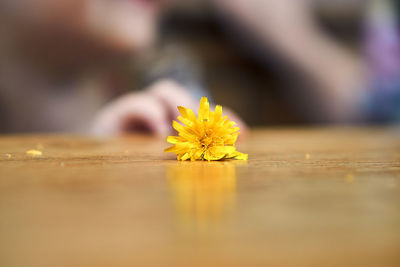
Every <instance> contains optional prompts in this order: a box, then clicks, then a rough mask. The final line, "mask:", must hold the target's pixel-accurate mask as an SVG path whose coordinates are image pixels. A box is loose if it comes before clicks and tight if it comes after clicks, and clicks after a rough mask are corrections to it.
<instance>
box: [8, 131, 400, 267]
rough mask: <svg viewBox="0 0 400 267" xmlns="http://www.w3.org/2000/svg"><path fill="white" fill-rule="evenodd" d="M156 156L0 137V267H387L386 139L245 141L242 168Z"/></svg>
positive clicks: (309, 134) (156, 151)
mask: <svg viewBox="0 0 400 267" xmlns="http://www.w3.org/2000/svg"><path fill="white" fill-rule="evenodd" d="M166 146H167V144H166V142H165V141H164V140H160V139H154V138H151V137H143V136H142V137H141V136H126V137H120V138H114V139H107V140H101V139H91V138H86V137H71V136H45V135H20V136H2V137H0V156H1V157H0V214H1V216H0V266H149V265H151V266H160V265H162V266H267V265H273V266H276V265H280V266H282V265H290V266H293V265H302V266H400V129H398V128H397V129H396V128H386V129H384V128H315V129H259V130H254V131H253V132H252V133H251V135H250V136H249V137H248V138H247V140H245V141H243V142H241V143H240V144H238V149H239V150H240V151H243V152H246V153H249V161H248V162H241V161H222V162H210V163H208V162H194V163H192V162H177V161H176V160H174V158H173V155H168V154H164V153H163V148H165V147H166ZM30 149H37V150H40V151H42V152H43V155H42V156H37V157H33V156H31V155H27V154H26V153H25V152H26V151H27V150H30Z"/></svg>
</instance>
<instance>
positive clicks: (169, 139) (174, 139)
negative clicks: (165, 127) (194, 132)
mask: <svg viewBox="0 0 400 267" xmlns="http://www.w3.org/2000/svg"><path fill="white" fill-rule="evenodd" d="M184 141H185V140H184V139H183V138H182V137H180V136H168V137H167V142H168V143H170V144H178V143H181V142H184Z"/></svg>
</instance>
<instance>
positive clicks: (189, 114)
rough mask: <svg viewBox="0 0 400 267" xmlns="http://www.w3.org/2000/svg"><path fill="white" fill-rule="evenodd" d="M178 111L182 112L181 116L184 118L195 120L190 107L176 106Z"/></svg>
mask: <svg viewBox="0 0 400 267" xmlns="http://www.w3.org/2000/svg"><path fill="white" fill-rule="evenodd" d="M178 110H179V112H180V113H181V114H182V117H184V118H185V119H188V120H191V121H195V120H196V115H195V114H194V112H193V111H192V110H191V109H190V108H185V107H181V106H179V107H178Z"/></svg>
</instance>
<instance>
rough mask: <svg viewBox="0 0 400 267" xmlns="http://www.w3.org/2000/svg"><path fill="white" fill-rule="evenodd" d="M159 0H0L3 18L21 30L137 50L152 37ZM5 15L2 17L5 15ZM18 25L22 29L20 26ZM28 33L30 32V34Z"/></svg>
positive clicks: (62, 38) (118, 48)
mask: <svg viewBox="0 0 400 267" xmlns="http://www.w3.org/2000/svg"><path fill="white" fill-rule="evenodd" d="M160 2H161V0H0V9H2V10H3V11H2V13H3V14H0V15H1V16H2V17H3V19H6V20H7V21H8V22H11V25H13V26H17V29H18V30H20V31H22V32H30V33H32V32H34V33H38V34H37V36H41V38H43V36H45V37H46V38H53V39H55V38H59V39H61V40H64V39H67V40H68V43H71V42H75V45H76V43H79V42H81V44H83V43H82V42H86V43H90V44H91V45H93V44H98V45H101V46H104V47H108V48H112V49H114V50H121V51H138V50H140V49H142V48H144V47H147V46H149V45H150V44H151V43H152V41H153V40H154V39H155V34H156V23H157V17H158V13H159V9H160V4H161V3H160ZM5 17H6V18H5ZM21 29H22V30H21ZM31 35H32V36H33V35H34V34H31Z"/></svg>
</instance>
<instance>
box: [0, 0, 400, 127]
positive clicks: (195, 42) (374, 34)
mask: <svg viewBox="0 0 400 267" xmlns="http://www.w3.org/2000/svg"><path fill="white" fill-rule="evenodd" d="M0 3H1V4H0V17H1V20H2V23H1V44H0V55H1V57H2V60H1V63H0V114H1V115H0V116H1V117H0V119H1V126H0V129H1V131H2V132H32V131H40V132H42V131H87V130H90V129H89V128H92V125H95V126H94V128H96V129H97V131H98V132H101V131H103V132H106V133H117V132H120V131H127V130H133V131H141V130H143V129H145V130H146V131H150V132H152V131H158V130H157V129H158V128H157V127H156V126H152V125H153V124H157V123H158V122H159V121H160V120H164V119H165V120H166V121H169V122H170V119H171V118H173V117H174V116H175V113H173V112H172V111H171V109H172V108H175V107H176V104H179V105H188V106H191V105H192V104H191V103H192V102H193V103H194V102H197V101H198V98H199V96H202V95H207V96H209V97H210V98H211V99H212V100H213V101H214V102H215V103H217V104H221V105H223V106H224V107H229V108H230V109H232V110H234V111H235V112H236V114H237V115H233V116H236V117H237V118H238V120H240V118H241V119H242V120H243V121H245V122H246V123H247V124H248V125H249V126H264V125H313V124H321V123H323V124H326V123H340V124H342V123H346V124H347V123H396V122H398V121H399V120H400V27H399V3H398V1H396V0H299V1H292V0H249V1H247V0H164V1H162V0H114V1H111V0H59V1H50V0H0ZM166 79H167V80H171V79H172V80H174V81H176V82H177V83H178V84H179V85H171V84H167V85H165V84H164V85H163V84H161V85H158V86H156V87H157V88H156V89H154V87H152V84H154V83H155V82H157V81H160V80H166ZM164 87H165V88H164ZM171 87H177V88H172V89H171ZM178 87H179V88H178ZM149 88H150V89H149ZM150 95H151V97H150ZM166 95H169V96H166ZM148 96H149V97H148ZM154 97H155V98H156V99H157V101H156V102H154V101H153V98H154ZM189 98H190V99H191V100H188V99H189ZM192 100H193V101H192ZM110 103H111V105H110ZM160 103H162V104H160ZM159 105H163V107H162V108H160V107H159ZM127 106H129V107H127ZM134 107H137V108H134ZM144 113H146V114H144ZM164 113H165V114H167V115H163V114H164ZM148 114H150V115H148ZM160 114H161V115H160ZM233 114H234V113H233ZM160 118H162V119H160ZM127 121H129V122H127ZM169 122H168V123H169ZM158 124H160V123H158ZM104 125H107V126H104ZM127 125H128V126H129V127H128V126H127ZM107 127H108V128H107ZM105 128H107V129H105ZM109 128H118V129H117V130H115V129H114V130H112V129H109ZM155 128H157V129H156V130H155ZM98 129H100V130H98ZM161 131H162V130H159V132H161Z"/></svg>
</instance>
